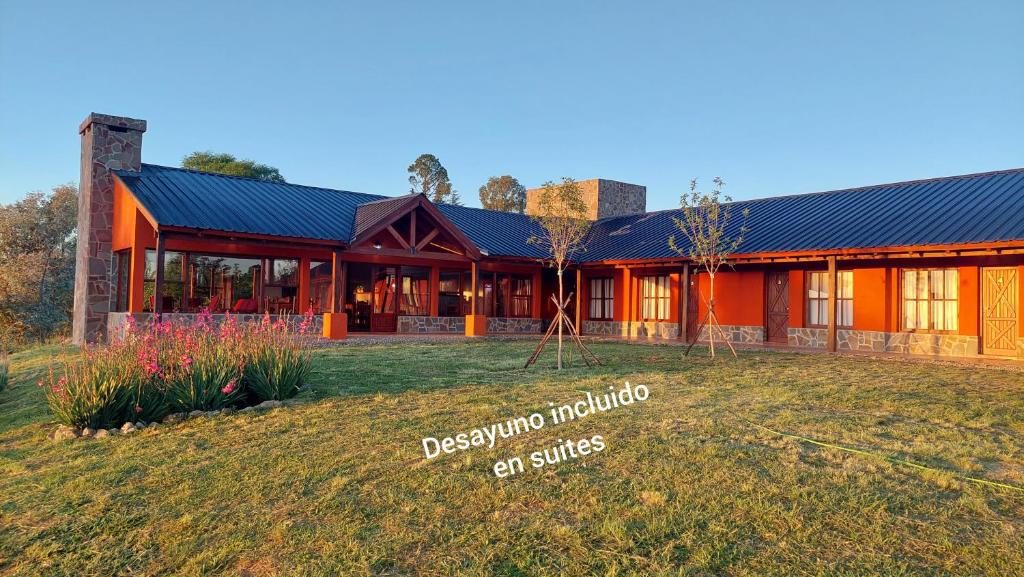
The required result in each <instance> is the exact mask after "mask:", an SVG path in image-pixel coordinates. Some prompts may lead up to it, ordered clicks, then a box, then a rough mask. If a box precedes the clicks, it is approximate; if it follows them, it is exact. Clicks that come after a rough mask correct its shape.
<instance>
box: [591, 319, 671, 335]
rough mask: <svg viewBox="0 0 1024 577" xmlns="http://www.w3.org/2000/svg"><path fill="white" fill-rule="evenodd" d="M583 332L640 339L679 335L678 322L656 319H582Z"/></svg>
mask: <svg viewBox="0 0 1024 577" xmlns="http://www.w3.org/2000/svg"><path fill="white" fill-rule="evenodd" d="M581 324H582V325H583V334H584V335H589V336H594V337H632V338H638V339H674V338H677V337H678V336H679V325H678V324H677V323H663V322H656V321H645V322H641V321H634V322H622V321H582V323H581Z"/></svg>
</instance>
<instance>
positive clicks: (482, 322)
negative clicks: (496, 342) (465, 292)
mask: <svg viewBox="0 0 1024 577" xmlns="http://www.w3.org/2000/svg"><path fill="white" fill-rule="evenodd" d="M486 335H487V317H485V316H484V315H466V336H467V337H482V336H486Z"/></svg>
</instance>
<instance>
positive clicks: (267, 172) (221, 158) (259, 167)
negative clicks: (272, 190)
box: [181, 150, 285, 182]
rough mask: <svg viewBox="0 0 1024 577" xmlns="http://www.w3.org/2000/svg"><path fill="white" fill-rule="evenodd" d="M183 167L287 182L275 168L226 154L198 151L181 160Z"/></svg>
mask: <svg viewBox="0 0 1024 577" xmlns="http://www.w3.org/2000/svg"><path fill="white" fill-rule="evenodd" d="M181 167H182V168H188V169H191V170H199V171H202V172H215V173H217V174H228V175H231V176H244V177H246V178H255V179H258V180H266V181H270V182H285V180H284V177H283V176H281V173H280V172H279V171H278V170H277V169H276V168H274V167H273V166H267V165H266V164H260V163H258V162H256V161H253V160H244V159H243V160H239V159H237V158H235V157H234V156H233V155H231V154H227V153H224V152H210V151H208V150H207V151H198V152H193V153H192V154H190V155H188V156H186V157H185V158H183V159H181Z"/></svg>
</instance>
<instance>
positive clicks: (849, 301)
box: [807, 270, 853, 327]
mask: <svg viewBox="0 0 1024 577" xmlns="http://www.w3.org/2000/svg"><path fill="white" fill-rule="evenodd" d="M836 276H837V277H838V284H839V290H838V291H837V292H836V326H839V327H852V326H853V271H852V270H841V271H838V272H836ZM828 293H829V290H828V272H826V271H813V272H809V273H807V324H808V326H817V327H824V326H828Z"/></svg>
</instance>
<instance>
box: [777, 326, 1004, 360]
mask: <svg viewBox="0 0 1024 577" xmlns="http://www.w3.org/2000/svg"><path fill="white" fill-rule="evenodd" d="M1022 340H1024V339H1022ZM789 344H790V345H792V346H797V347H807V348H816V349H824V348H826V347H827V346H828V331H827V330H826V329H820V328H796V329H794V328H791V329H789ZM836 349H837V350H839V351H857V352H868V353H901V354H909V355H928V356H941V357H974V356H977V355H978V350H979V349H978V337H974V336H967V335H933V334H921V333H886V332H882V331H855V330H851V329H837V330H836Z"/></svg>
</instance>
